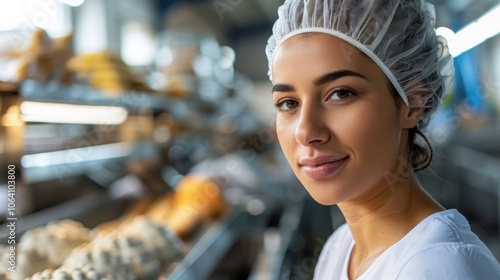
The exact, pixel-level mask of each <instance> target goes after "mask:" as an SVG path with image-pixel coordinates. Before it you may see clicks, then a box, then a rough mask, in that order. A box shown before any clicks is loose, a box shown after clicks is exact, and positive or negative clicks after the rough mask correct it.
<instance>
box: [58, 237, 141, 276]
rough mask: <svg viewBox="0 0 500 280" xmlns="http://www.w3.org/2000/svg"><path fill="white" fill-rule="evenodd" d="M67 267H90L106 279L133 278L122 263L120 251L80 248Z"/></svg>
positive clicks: (126, 266)
mask: <svg viewBox="0 0 500 280" xmlns="http://www.w3.org/2000/svg"><path fill="white" fill-rule="evenodd" d="M64 266H65V267H76V268H78V267H81V266H90V267H93V268H94V270H95V271H96V272H97V273H99V274H100V275H102V276H103V277H105V278H109V279H125V276H127V277H129V278H130V277H131V276H132V273H131V270H130V267H129V266H128V265H127V264H125V263H124V262H123V261H122V258H121V256H120V253H119V252H118V250H115V249H109V248H101V247H98V246H91V245H89V244H86V245H82V246H79V247H77V248H75V249H73V251H72V252H71V255H70V256H69V257H68V258H67V259H66V261H65V262H64Z"/></svg>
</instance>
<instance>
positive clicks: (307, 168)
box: [299, 156, 349, 180]
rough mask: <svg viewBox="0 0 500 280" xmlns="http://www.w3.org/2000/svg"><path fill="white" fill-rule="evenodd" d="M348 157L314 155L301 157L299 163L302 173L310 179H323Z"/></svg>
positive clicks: (339, 166) (338, 167)
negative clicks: (312, 156)
mask: <svg viewBox="0 0 500 280" xmlns="http://www.w3.org/2000/svg"><path fill="white" fill-rule="evenodd" d="M348 159H349V156H345V157H314V158H305V159H302V160H301V161H300V162H299V164H300V167H301V168H302V170H304V173H305V174H306V175H307V176H309V177H311V178H312V179H316V180H319V179H324V178H326V177H328V176H330V175H332V174H333V173H335V172H336V171H337V170H339V169H340V168H341V167H342V166H343V165H344V163H345V162H346V161H347V160H348Z"/></svg>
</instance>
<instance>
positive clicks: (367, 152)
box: [266, 0, 500, 280]
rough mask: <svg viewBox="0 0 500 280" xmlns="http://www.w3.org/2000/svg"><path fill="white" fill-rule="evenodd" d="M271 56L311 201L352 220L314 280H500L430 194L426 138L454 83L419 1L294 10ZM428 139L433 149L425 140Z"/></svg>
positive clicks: (290, 2)
mask: <svg viewBox="0 0 500 280" xmlns="http://www.w3.org/2000/svg"><path fill="white" fill-rule="evenodd" d="M278 15H279V18H278V20H277V21H276V23H275V25H274V27H273V35H272V36H271V37H270V39H269V42H268V45H267V47H266V54H267V56H268V60H269V75H270V79H271V81H272V83H273V99H274V102H275V104H276V108H277V124H276V125H277V134H278V139H279V142H280V145H281V147H282V149H283V151H284V154H285V156H286V158H287V160H288V162H289V163H290V165H291V167H292V169H293V170H294V172H295V174H296V176H297V177H298V178H299V179H300V181H301V182H302V184H303V185H304V186H305V188H306V189H307V191H308V192H309V193H310V194H311V196H312V197H313V198H314V199H315V200H316V201H317V202H319V203H321V204H324V205H333V204H337V205H338V206H339V208H340V210H341V211H342V213H343V215H344V216H345V219H346V221H347V224H346V225H343V226H342V227H340V228H339V229H337V230H336V231H335V233H334V234H333V235H332V236H331V237H330V239H329V240H328V242H327V243H326V244H325V246H324V248H323V250H322V253H321V255H320V258H319V261H318V264H317V267H316V271H315V279H383V280H386V279H419V280H420V279H440V280H441V279H500V266H499V264H498V262H497V261H496V260H495V258H494V256H493V255H492V254H491V252H490V251H489V250H488V248H487V247H486V246H485V245H484V244H483V243H482V242H481V241H480V240H479V239H478V238H477V236H476V235H474V234H473V233H472V232H471V231H470V227H469V224H468V222H467V221H466V220H465V218H464V217H463V216H462V215H461V214H460V213H458V212H457V211H456V210H445V209H444V208H443V207H442V206H441V205H439V204H438V203H437V202H436V201H435V200H433V199H432V198H431V197H430V196H429V195H428V194H427V193H426V192H425V191H424V190H423V189H422V187H421V186H420V185H419V182H418V181H417V179H416V177H415V174H414V172H415V171H418V170H421V169H424V168H425V167H427V165H428V164H429V163H430V161H431V158H432V149H431V147H430V144H429V142H428V141H427V139H426V137H425V136H424V134H423V133H422V132H421V130H422V129H424V128H425V127H426V125H427V124H428V122H429V120H430V118H431V116H432V114H433V113H434V112H435V111H436V109H437V108H438V107H439V105H440V104H441V100H442V99H443V97H444V95H445V94H446V91H447V87H448V85H449V83H450V80H451V78H452V76H453V64H452V58H451V57H450V55H449V54H448V51H447V46H446V42H445V41H444V39H442V38H438V37H436V34H435V31H434V13H433V7H432V6H431V5H429V4H425V3H423V2H422V1H420V0H371V1H370V0H358V1H353V0H350V1H348V0H325V1H321V0H316V1H314V0H287V1H285V3H284V4H283V5H282V6H281V7H280V8H279V10H278ZM423 140H424V141H423Z"/></svg>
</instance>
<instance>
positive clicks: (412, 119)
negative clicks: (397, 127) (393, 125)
mask: <svg viewBox="0 0 500 280" xmlns="http://www.w3.org/2000/svg"><path fill="white" fill-rule="evenodd" d="M427 96H428V93H427V92H425V91H419V92H416V93H414V94H413V95H412V96H411V97H410V98H409V100H408V102H409V104H410V106H411V107H410V108H409V107H408V106H406V105H404V109H403V110H401V111H402V115H401V117H402V121H403V128H413V127H415V126H417V124H418V122H419V121H420V119H421V118H422V115H423V114H424V111H425V107H424V105H425V103H426V101H427Z"/></svg>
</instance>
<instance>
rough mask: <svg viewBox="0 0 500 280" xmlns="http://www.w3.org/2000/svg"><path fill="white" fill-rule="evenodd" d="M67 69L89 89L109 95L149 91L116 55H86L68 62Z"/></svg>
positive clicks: (107, 53) (104, 53) (103, 53)
mask: <svg viewBox="0 0 500 280" xmlns="http://www.w3.org/2000/svg"><path fill="white" fill-rule="evenodd" d="M67 67H68V69H69V70H70V71H71V72H73V73H75V74H76V75H77V77H79V78H80V79H83V80H86V81H87V82H88V84H89V85H90V86H91V87H94V88H97V89H101V90H104V91H106V92H111V93H121V92H123V91H126V90H140V91H151V90H150V89H149V88H148V87H147V86H145V85H144V84H143V83H141V82H140V81H139V80H138V79H136V78H135V77H134V75H133V73H132V72H131V70H130V68H129V67H128V66H127V65H126V64H125V63H124V62H123V60H122V59H121V58H120V56H119V55H118V54H115V53H112V52H107V51H105V52H98V53H88V54H82V55H79V56H75V57H73V58H71V59H70V60H69V61H68V64H67Z"/></svg>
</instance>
